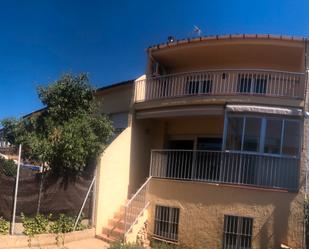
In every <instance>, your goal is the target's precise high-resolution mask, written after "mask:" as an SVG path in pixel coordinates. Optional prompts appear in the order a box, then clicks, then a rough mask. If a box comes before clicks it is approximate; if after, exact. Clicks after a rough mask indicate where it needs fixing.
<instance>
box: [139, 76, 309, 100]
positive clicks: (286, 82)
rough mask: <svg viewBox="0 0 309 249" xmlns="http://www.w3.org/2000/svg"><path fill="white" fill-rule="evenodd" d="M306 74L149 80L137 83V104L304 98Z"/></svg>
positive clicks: (168, 77)
mask: <svg viewBox="0 0 309 249" xmlns="http://www.w3.org/2000/svg"><path fill="white" fill-rule="evenodd" d="M304 86H305V85H304V74H302V73H291V72H281V71H266V70H215V71H200V72H191V73H179V74H171V75H163V76H158V77H153V78H147V79H145V80H140V81H137V82H136V83H135V102H143V101H149V100H156V99H164V98H176V97H186V96H201V95H202V96H203V95H204V96H205V95H257V96H272V97H287V98H292V99H303V97H304Z"/></svg>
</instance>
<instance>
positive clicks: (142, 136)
mask: <svg viewBox="0 0 309 249" xmlns="http://www.w3.org/2000/svg"><path fill="white" fill-rule="evenodd" d="M154 123H155V121H151V120H134V121H133V123H132V139H131V159H130V160H131V161H130V165H131V168H130V180H129V197H130V195H131V194H134V193H135V192H136V191H137V189H138V188H139V187H140V186H141V185H142V184H143V183H144V182H145V181H146V178H147V177H148V176H149V166H150V157H151V148H152V140H153V139H152V138H153V131H154V129H153V125H154Z"/></svg>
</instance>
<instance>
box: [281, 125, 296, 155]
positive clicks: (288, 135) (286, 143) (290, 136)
mask: <svg viewBox="0 0 309 249" xmlns="http://www.w3.org/2000/svg"><path fill="white" fill-rule="evenodd" d="M299 146H300V127H299V122H296V121H290V120H285V121H284V134H283V143H282V153H283V154H285V155H291V156H298V155H299Z"/></svg>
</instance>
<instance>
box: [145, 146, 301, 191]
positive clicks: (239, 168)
mask: <svg viewBox="0 0 309 249" xmlns="http://www.w3.org/2000/svg"><path fill="white" fill-rule="evenodd" d="M150 175H151V176H152V177H157V178H166V179H175V180H191V181H205V182H214V183H226V184H237V185H251V186H256V187H263V188H278V189H285V190H291V191H295V190H297V188H298V178H299V159H298V158H295V157H288V156H275V155H265V154H254V153H241V152H227V151H202V150H201V151H199V150H195V151H193V150H153V151H152V154H151V168H150Z"/></svg>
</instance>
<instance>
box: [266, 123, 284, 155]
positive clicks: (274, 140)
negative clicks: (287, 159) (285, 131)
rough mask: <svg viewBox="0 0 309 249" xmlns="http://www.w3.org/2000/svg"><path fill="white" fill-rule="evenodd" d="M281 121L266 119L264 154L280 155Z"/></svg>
mask: <svg viewBox="0 0 309 249" xmlns="http://www.w3.org/2000/svg"><path fill="white" fill-rule="evenodd" d="M282 123H283V122H282V120H281V119H268V120H267V124H266V133H265V144H264V152H265V153H270V154H280V146H281V134H282Z"/></svg>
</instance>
